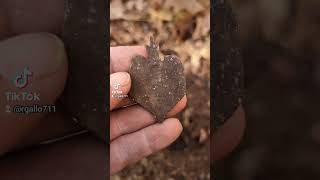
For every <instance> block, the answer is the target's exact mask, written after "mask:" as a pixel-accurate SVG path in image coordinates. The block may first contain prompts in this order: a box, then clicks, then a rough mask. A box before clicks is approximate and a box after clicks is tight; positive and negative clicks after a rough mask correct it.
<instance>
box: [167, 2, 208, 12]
mask: <svg viewBox="0 0 320 180" xmlns="http://www.w3.org/2000/svg"><path fill="white" fill-rule="evenodd" d="M164 7H165V8H168V9H170V8H173V10H174V12H175V13H177V12H179V11H182V10H186V11H188V12H189V13H191V14H192V15H195V14H197V13H199V12H201V11H203V10H205V8H204V7H203V6H202V5H201V4H200V3H199V2H198V1H196V0H188V1H186V0H166V2H165V3H164Z"/></svg>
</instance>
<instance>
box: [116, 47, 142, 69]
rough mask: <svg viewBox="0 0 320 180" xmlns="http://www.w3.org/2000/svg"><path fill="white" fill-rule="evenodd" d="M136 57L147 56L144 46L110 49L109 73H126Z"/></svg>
mask: <svg viewBox="0 0 320 180" xmlns="http://www.w3.org/2000/svg"><path fill="white" fill-rule="evenodd" d="M136 55H142V56H147V50H146V48H145V46H118V47H111V48H110V73H111V74H112V73H115V72H126V71H128V70H129V68H130V65H131V59H132V58H133V57H134V56H136Z"/></svg>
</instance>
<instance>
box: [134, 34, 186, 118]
mask: <svg viewBox="0 0 320 180" xmlns="http://www.w3.org/2000/svg"><path fill="white" fill-rule="evenodd" d="M146 48H147V52H148V57H147V58H146V57H143V56H139V55H138V56H135V57H134V58H133V60H132V65H131V67H130V71H129V73H130V75H131V78H132V86H131V90H130V94H129V95H130V96H131V97H132V98H133V99H134V100H135V101H136V102H137V103H139V104H140V105H141V106H142V107H144V108H145V109H147V110H148V111H149V112H151V113H152V114H153V115H154V116H155V119H156V120H157V121H158V122H162V121H163V120H164V119H165V117H166V114H167V113H168V112H169V111H170V110H171V109H172V108H173V107H174V106H175V105H176V104H177V103H178V102H179V101H180V100H181V99H182V98H183V96H184V95H185V94H186V80H185V76H184V73H183V70H184V69H183V65H182V63H181V61H180V59H179V58H178V57H177V56H175V55H167V56H165V57H164V60H163V61H162V60H161V59H160V56H159V52H158V47H157V45H156V44H155V42H154V41H153V39H152V38H151V42H150V46H147V47H146Z"/></svg>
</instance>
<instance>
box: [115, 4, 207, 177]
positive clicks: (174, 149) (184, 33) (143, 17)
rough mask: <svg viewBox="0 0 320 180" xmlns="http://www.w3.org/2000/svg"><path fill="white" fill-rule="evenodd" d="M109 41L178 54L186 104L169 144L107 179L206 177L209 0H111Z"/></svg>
mask: <svg viewBox="0 0 320 180" xmlns="http://www.w3.org/2000/svg"><path fill="white" fill-rule="evenodd" d="M110 20H111V22H110V45H111V46H119V45H146V44H149V38H150V36H152V35H153V36H155V38H156V40H157V41H158V42H160V50H161V53H162V54H172V53H174V54H178V55H179V56H180V58H181V61H182V63H183V65H184V68H185V75H186V79H187V97H188V105H187V107H186V109H185V110H184V111H183V112H182V113H181V114H180V115H179V116H178V117H179V119H180V121H181V123H182V124H183V127H184V131H183V133H182V135H181V136H180V138H179V139H178V140H177V141H176V142H175V143H174V144H172V145H171V146H170V147H169V148H167V149H165V150H163V151H161V152H159V153H156V154H154V155H152V156H150V157H148V158H145V159H143V160H141V161H140V162H139V163H137V164H134V165H132V166H129V167H127V168H126V169H125V170H123V171H121V172H120V173H118V174H116V175H114V176H112V177H111V179H112V180H150V179H152V180H163V179H165V180H189V179H190V180H195V179H200V180H201V179H210V174H209V171H210V158H209V154H210V151H209V147H210V144H209V136H210V132H209V130H210V122H209V119H210V1H209V0H188V1H187V0H112V1H111V2H110Z"/></svg>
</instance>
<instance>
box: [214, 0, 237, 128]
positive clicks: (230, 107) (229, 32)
mask: <svg viewBox="0 0 320 180" xmlns="http://www.w3.org/2000/svg"><path fill="white" fill-rule="evenodd" d="M213 22H214V23H215V24H214V32H213V47H212V48H213V49H214V52H215V54H214V57H216V63H215V69H216V71H215V74H213V77H214V78H215V85H214V88H215V89H214V90H213V91H212V92H214V93H215V94H214V102H213V104H214V108H215V110H214V117H213V129H214V130H215V129H217V128H218V127H219V126H221V125H222V124H223V123H225V121H226V120H227V119H229V118H230V117H231V116H232V115H233V113H234V112H235V110H236V109H237V107H238V106H239V104H240V101H241V89H242V84H243V83H242V82H243V72H242V60H241V54H240V49H239V45H238V43H237V41H236V37H235V36H236V32H237V28H238V27H237V23H236V19H235V16H234V14H233V12H232V9H231V8H230V6H229V5H228V3H227V2H226V1H214V4H213Z"/></svg>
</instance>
